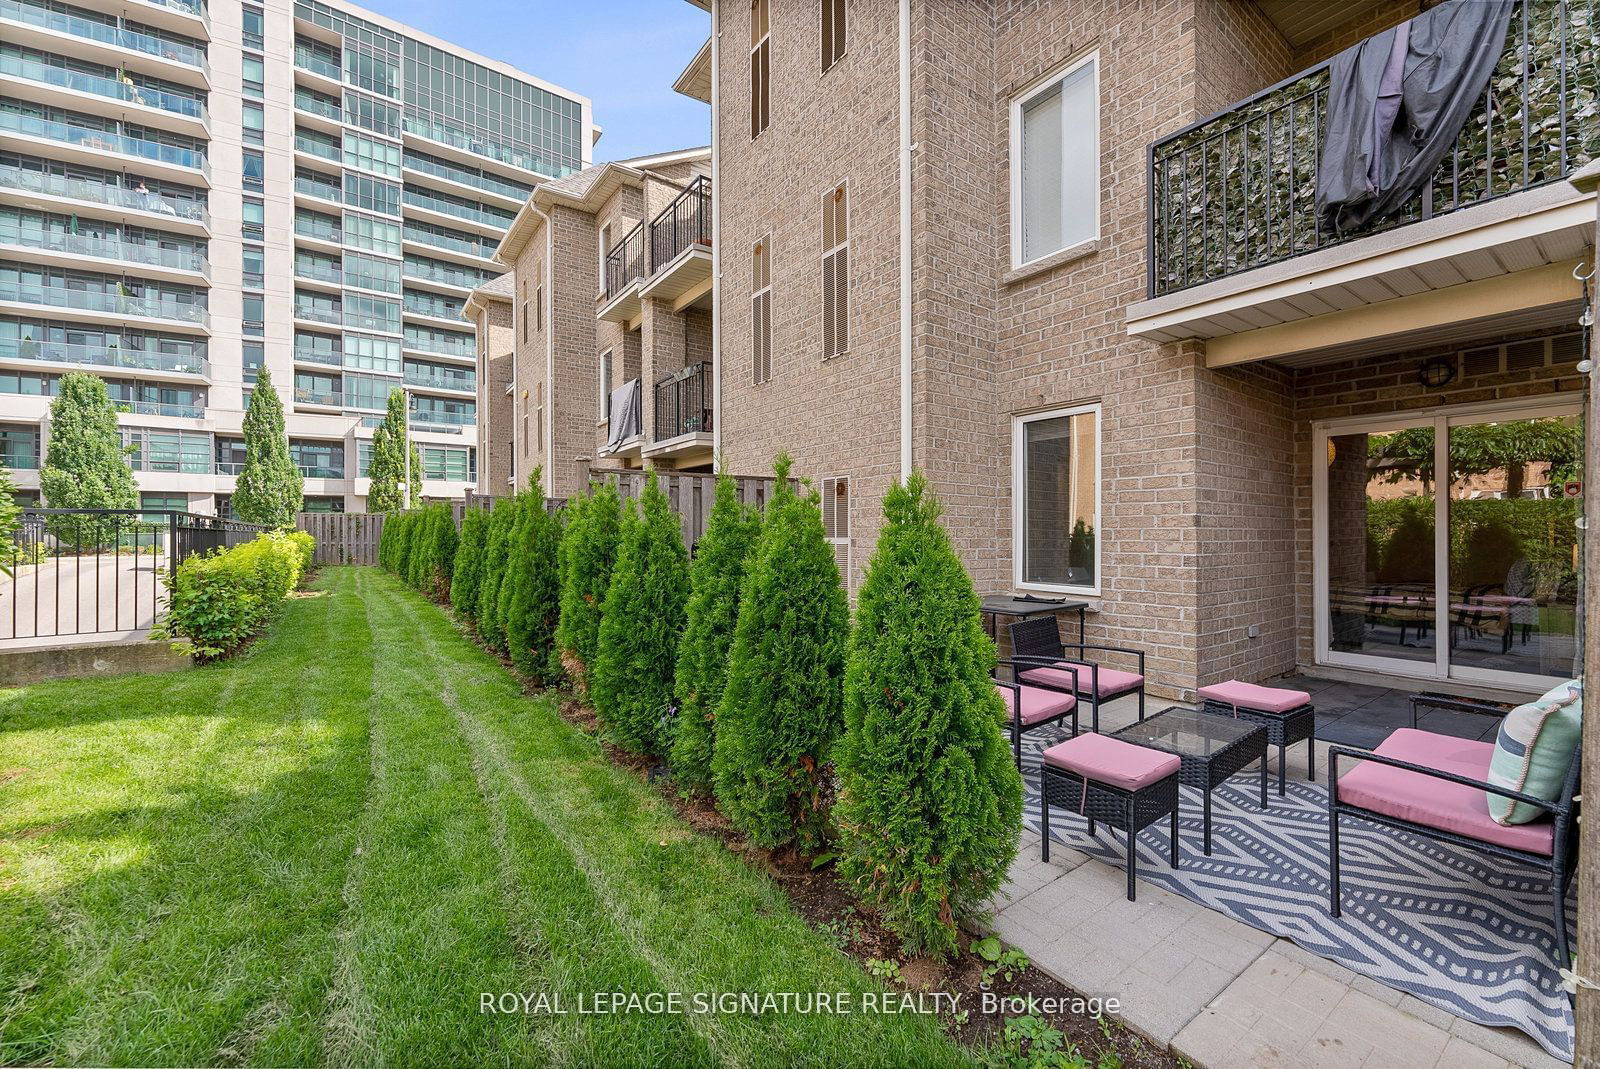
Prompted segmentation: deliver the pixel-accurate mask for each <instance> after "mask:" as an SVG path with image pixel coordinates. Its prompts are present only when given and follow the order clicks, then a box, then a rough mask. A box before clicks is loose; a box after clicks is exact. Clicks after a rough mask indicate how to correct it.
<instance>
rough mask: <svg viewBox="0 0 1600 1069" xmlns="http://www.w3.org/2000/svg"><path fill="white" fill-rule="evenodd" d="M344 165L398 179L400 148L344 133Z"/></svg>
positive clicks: (359, 135)
mask: <svg viewBox="0 0 1600 1069" xmlns="http://www.w3.org/2000/svg"><path fill="white" fill-rule="evenodd" d="M344 165H345V166H346V167H360V168H363V169H364V170H368V171H377V172H378V173H379V174H383V175H387V176H388V177H390V178H399V177H400V146H399V145H391V144H388V143H386V142H383V141H374V140H373V139H372V138H370V137H363V136H362V135H361V134H357V133H352V132H351V131H349V130H346V131H345V133H344Z"/></svg>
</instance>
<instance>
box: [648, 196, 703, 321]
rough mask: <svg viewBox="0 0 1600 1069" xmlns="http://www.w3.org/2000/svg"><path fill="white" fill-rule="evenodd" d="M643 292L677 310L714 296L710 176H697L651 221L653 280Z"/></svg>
mask: <svg viewBox="0 0 1600 1069" xmlns="http://www.w3.org/2000/svg"><path fill="white" fill-rule="evenodd" d="M640 295H641V296H644V297H654V298H657V299H658V300H670V301H672V302H673V309H674V310H675V311H680V312H681V311H683V310H684V309H685V308H688V307H690V306H691V305H693V304H695V303H696V302H697V301H706V302H709V301H710V298H711V179H710V178H707V177H705V176H703V175H702V176H701V177H699V178H696V179H695V180H694V181H693V182H690V183H689V185H688V187H687V188H686V189H685V190H684V191H683V192H682V193H679V194H678V195H677V197H675V198H674V199H673V201H672V203H671V204H669V205H667V206H666V208H664V209H663V210H662V211H661V214H659V215H657V216H656V217H655V218H654V219H652V220H651V221H650V281H649V282H648V283H646V285H645V287H644V289H643V290H641V291H640Z"/></svg>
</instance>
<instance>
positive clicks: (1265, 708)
mask: <svg viewBox="0 0 1600 1069" xmlns="http://www.w3.org/2000/svg"><path fill="white" fill-rule="evenodd" d="M1197 693H1198V694H1199V695H1200V697H1201V698H1202V699H1203V700H1206V701H1214V702H1221V703H1222V704H1223V705H1236V706H1238V707H1239V708H1240V709H1250V710H1254V711H1256V712H1261V713H1287V712H1288V711H1289V710H1290V709H1298V708H1300V707H1301V706H1302V705H1305V704H1307V703H1309V702H1310V701H1311V695H1309V694H1307V693H1306V692H1305V691H1303V690H1279V689H1278V688H1277V687H1262V686H1258V685H1256V684H1255V683H1241V682H1239V681H1238V680H1237V679H1230V680H1228V681H1227V682H1226V683H1213V684H1211V686H1209V687H1201V688H1200V690H1199V691H1198V692H1197Z"/></svg>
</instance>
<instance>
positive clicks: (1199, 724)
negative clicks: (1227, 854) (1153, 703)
mask: <svg viewBox="0 0 1600 1069" xmlns="http://www.w3.org/2000/svg"><path fill="white" fill-rule="evenodd" d="M1113 734H1114V735H1115V736H1116V737H1117V738H1119V739H1122V740H1124V741H1125V742H1132V743H1136V744H1138V745H1140V746H1148V747H1149V748H1150V749H1152V750H1160V751H1161V752H1163V753H1170V754H1177V755H1178V758H1179V759H1180V760H1181V761H1182V762H1183V763H1182V766H1181V767H1180V768H1179V770H1178V782H1180V783H1182V784H1184V785H1185V786H1188V787H1198V788H1199V789H1200V797H1201V798H1203V799H1204V811H1205V853H1206V856H1207V857H1209V856H1211V792H1212V790H1213V789H1215V788H1216V786H1217V785H1218V784H1219V783H1222V782H1224V781H1225V780H1227V779H1228V778H1229V777H1230V776H1232V775H1234V774H1235V773H1237V772H1239V771H1240V770H1242V769H1244V768H1246V767H1247V766H1248V765H1249V764H1250V762H1252V761H1257V762H1260V766H1261V808H1263V809H1265V808H1266V807H1267V729H1266V728H1265V727H1263V726H1262V725H1260V724H1257V723H1254V722H1252V721H1249V720H1243V719H1235V718H1233V717H1231V716H1218V715H1217V714H1215V713H1202V712H1196V711H1194V710H1193V709H1185V708H1183V707H1182V706H1180V705H1174V706H1170V707H1168V708H1166V709H1163V710H1161V711H1160V712H1159V713H1152V714H1151V715H1150V716H1148V717H1146V718H1145V719H1144V720H1142V721H1140V722H1139V723H1137V724H1130V725H1128V726H1127V727H1125V728H1123V729H1122V730H1121V731H1117V732H1114V733H1113Z"/></svg>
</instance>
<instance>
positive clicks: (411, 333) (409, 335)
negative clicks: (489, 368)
mask: <svg viewBox="0 0 1600 1069" xmlns="http://www.w3.org/2000/svg"><path fill="white" fill-rule="evenodd" d="M405 347H406V348H407V349H410V350H412V351H413V352H418V353H441V354H443V355H445V356H459V357H466V358H471V357H474V356H477V355H478V343H477V340H476V339H474V338H473V337H472V336H471V335H470V334H468V335H463V336H462V337H461V339H460V340H459V341H458V340H456V339H454V338H446V337H443V336H441V335H438V334H430V333H427V332H419V331H415V330H407V331H406V334H405Z"/></svg>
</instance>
